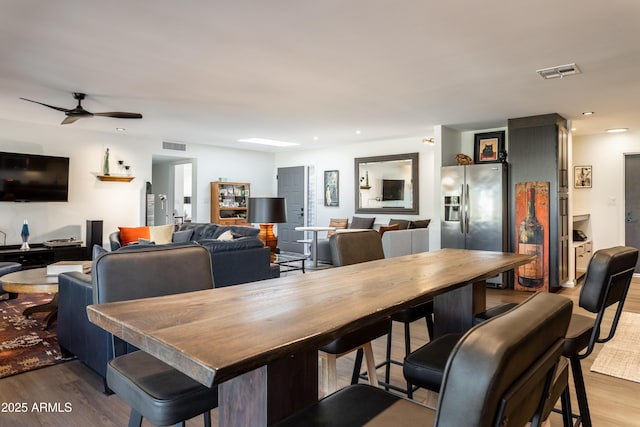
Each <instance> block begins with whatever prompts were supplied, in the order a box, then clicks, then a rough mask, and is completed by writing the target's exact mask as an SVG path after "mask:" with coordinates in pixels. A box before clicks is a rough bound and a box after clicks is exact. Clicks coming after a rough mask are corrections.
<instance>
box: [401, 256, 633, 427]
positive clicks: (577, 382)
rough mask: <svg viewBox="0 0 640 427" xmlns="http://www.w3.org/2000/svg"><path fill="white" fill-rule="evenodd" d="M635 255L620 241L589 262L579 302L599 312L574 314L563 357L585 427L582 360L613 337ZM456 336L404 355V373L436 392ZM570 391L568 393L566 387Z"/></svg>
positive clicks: (566, 410)
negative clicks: (606, 323) (607, 320)
mask: <svg viewBox="0 0 640 427" xmlns="http://www.w3.org/2000/svg"><path fill="white" fill-rule="evenodd" d="M637 260H638V250H637V249H636V248H631V247H626V246H616V247H612V248H607V249H601V250H598V251H596V252H595V253H594V255H593V257H592V258H591V261H590V262H589V266H588V267H587V272H586V275H585V280H584V283H583V285H582V289H581V291H580V298H579V306H580V307H582V308H583V309H585V310H587V311H590V312H591V313H596V314H597V315H596V318H595V319H593V318H591V317H587V316H583V315H580V314H574V315H573V316H572V317H571V323H570V325H569V329H568V332H567V336H566V339H565V344H564V350H563V356H565V357H566V358H568V359H569V361H570V363H571V372H572V374H573V380H574V386H575V390H576V397H577V401H578V407H579V410H580V415H579V419H580V421H581V422H582V425H584V426H585V427H590V426H591V415H590V414H589V404H588V401H587V392H586V388H585V384H584V377H583V375H582V367H581V363H580V361H581V360H582V359H584V358H586V357H588V356H589V355H590V354H591V352H592V351H593V349H594V347H595V344H596V343H604V342H607V341H609V340H610V339H611V338H613V336H614V334H615V331H616V328H617V326H618V320H619V319H620V314H621V313H622V308H623V306H624V301H625V299H626V296H627V292H628V290H629V285H630V283H631V278H632V277H633V272H634V269H635V265H636V262H637ZM616 303H618V305H617V308H616V312H615V314H614V317H613V321H612V325H611V329H610V330H609V333H608V335H607V336H606V337H605V338H600V337H601V336H602V334H601V328H600V326H601V323H602V319H603V317H604V314H605V311H606V310H607V308H608V307H610V306H612V305H614V304H616ZM515 307H517V304H502V305H500V306H497V307H494V308H492V309H490V310H487V311H486V312H485V313H483V314H481V315H480V316H478V317H477V320H478V321H479V322H481V321H482V320H486V319H491V318H493V317H495V316H499V315H501V314H504V313H505V312H507V311H509V310H511V309H514V308H515ZM458 338H459V336H458V337H456V336H455V335H452V336H444V337H442V339H440V338H439V339H437V340H435V341H434V342H433V344H431V346H429V344H427V345H426V346H424V347H422V348H420V349H418V350H416V351H415V352H414V353H412V354H411V355H410V356H409V357H408V358H407V359H406V360H405V367H404V375H405V378H407V380H408V381H409V382H413V383H414V384H416V385H418V386H420V387H424V388H427V389H429V390H432V391H436V392H438V391H439V389H440V386H439V384H440V383H441V381H442V375H443V372H444V367H445V364H446V354H447V353H448V352H450V351H451V350H452V349H453V347H454V346H455V344H456V341H457V339H458ZM416 381H417V382H416ZM566 393H567V394H568V389H567V390H566ZM562 402H563V405H562V406H563V411H562V412H563V416H564V422H565V425H572V421H571V415H572V414H571V409H570V406H569V405H570V401H569V399H568V397H567V396H563V400H562ZM554 403H555V402H554Z"/></svg>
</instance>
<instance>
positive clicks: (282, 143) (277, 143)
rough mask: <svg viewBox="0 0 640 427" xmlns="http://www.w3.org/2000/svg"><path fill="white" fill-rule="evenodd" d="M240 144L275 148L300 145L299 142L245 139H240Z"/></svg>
mask: <svg viewBox="0 0 640 427" xmlns="http://www.w3.org/2000/svg"><path fill="white" fill-rule="evenodd" d="M238 142H250V143H252V144H261V145H271V146H274V147H291V146H293V145H300V144H298V143H297V142H288V141H278V140H277V139H269V138H245V139H239V140H238Z"/></svg>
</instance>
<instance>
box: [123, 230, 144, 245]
mask: <svg viewBox="0 0 640 427" xmlns="http://www.w3.org/2000/svg"><path fill="white" fill-rule="evenodd" d="M118 230H120V244H121V245H122V246H126V245H128V244H129V243H132V242H136V243H137V242H138V239H149V238H150V235H149V227H118Z"/></svg>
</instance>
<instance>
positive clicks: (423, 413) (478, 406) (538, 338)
mask: <svg viewBox="0 0 640 427" xmlns="http://www.w3.org/2000/svg"><path fill="white" fill-rule="evenodd" d="M572 306H573V304H572V302H571V301H570V300H569V299H567V298H563V297H560V296H558V295H552V294H543V293H538V294H535V295H533V296H531V297H530V298H529V299H527V300H526V301H525V302H523V303H522V304H521V305H520V306H518V308H517V309H515V310H512V311H510V312H509V313H506V314H504V315H502V316H498V317H496V318H494V319H492V320H491V321H488V322H485V323H483V324H481V325H479V326H476V327H474V328H473V329H471V330H470V331H469V332H468V333H467V334H465V335H464V337H462V338H461V339H460V341H459V343H458V344H457V345H456V346H455V348H454V350H453V351H452V352H451V354H450V359H449V363H448V364H447V369H446V371H445V373H444V379H443V382H442V391H441V393H440V396H439V400H438V406H437V408H436V410H435V411H434V410H432V409H430V408H427V407H425V406H423V405H420V404H418V403H415V402H413V401H411V400H409V399H405V398H402V397H400V396H397V395H394V394H390V393H387V392H385V391H383V390H381V389H379V388H374V387H371V386H368V385H363V384H358V385H352V386H349V387H346V388H344V389H342V390H340V391H338V392H336V393H334V394H332V395H330V396H328V397H326V398H324V399H322V400H321V401H319V402H317V403H315V404H313V405H311V406H310V407H308V408H305V409H303V410H302V411H300V412H298V413H296V414H294V415H292V416H290V417H288V418H286V419H284V420H282V421H280V422H279V423H276V424H275V425H276V426H278V427H294V426H304V427H309V426H323V427H329V426H330V427H353V426H364V425H366V426H368V427H374V426H384V427H388V426H394V427H415V426H418V425H424V426H427V425H433V426H436V427H443V426H478V427H493V426H500V425H513V426H520V425H524V424H525V423H526V422H528V421H531V424H532V426H534V427H536V426H539V425H540V422H541V420H542V416H543V415H544V411H545V410H546V409H547V407H546V404H547V402H548V399H547V394H548V391H549V386H550V383H551V381H552V377H553V375H554V372H556V367H557V366H558V362H559V360H560V356H561V354H562V347H563V344H564V336H565V334H566V331H567V326H568V325H569V319H570V317H571V309H572ZM513 325H522V326H521V327H519V328H514V327H513ZM565 372H566V371H565ZM469 373H473V375H470V374H469Z"/></svg>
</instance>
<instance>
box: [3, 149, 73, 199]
mask: <svg viewBox="0 0 640 427" xmlns="http://www.w3.org/2000/svg"><path fill="white" fill-rule="evenodd" d="M68 198H69V158H68V157H53V156H41V155H37V154H23V153H5V152H0V201H3V202H66V201H68Z"/></svg>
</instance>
